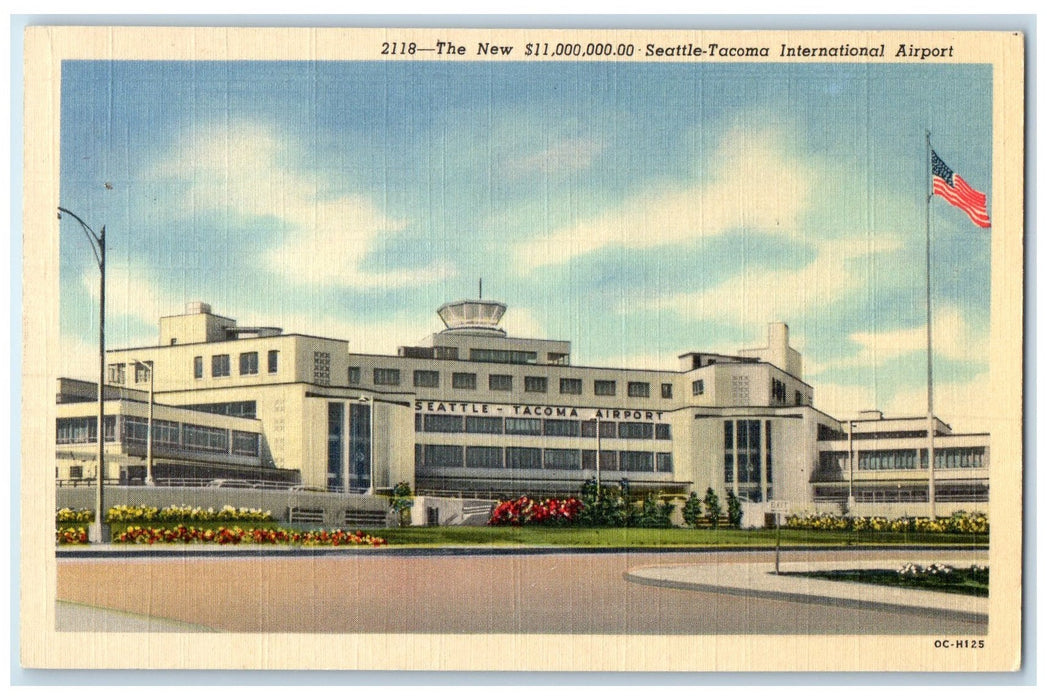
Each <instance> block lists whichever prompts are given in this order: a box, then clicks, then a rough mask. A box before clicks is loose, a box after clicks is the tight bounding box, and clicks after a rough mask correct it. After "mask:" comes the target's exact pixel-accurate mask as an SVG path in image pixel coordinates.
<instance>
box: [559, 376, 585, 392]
mask: <svg viewBox="0 0 1047 700" xmlns="http://www.w3.org/2000/svg"><path fill="white" fill-rule="evenodd" d="M560 393H561V394H581V393H582V380H581V379H569V378H566V377H564V378H562V379H561V380H560Z"/></svg>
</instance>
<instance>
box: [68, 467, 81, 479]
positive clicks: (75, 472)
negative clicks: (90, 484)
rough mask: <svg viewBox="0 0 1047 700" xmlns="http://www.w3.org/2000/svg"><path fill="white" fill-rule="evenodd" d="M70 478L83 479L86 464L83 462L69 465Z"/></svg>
mask: <svg viewBox="0 0 1047 700" xmlns="http://www.w3.org/2000/svg"><path fill="white" fill-rule="evenodd" d="M69 478H70V479H83V478H84V466H83V465H82V464H74V465H73V466H71V467H69Z"/></svg>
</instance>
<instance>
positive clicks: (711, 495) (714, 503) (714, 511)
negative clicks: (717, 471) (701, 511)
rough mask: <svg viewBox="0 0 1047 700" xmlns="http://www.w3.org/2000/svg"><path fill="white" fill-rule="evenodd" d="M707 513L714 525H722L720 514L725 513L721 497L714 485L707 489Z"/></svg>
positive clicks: (705, 499)
mask: <svg viewBox="0 0 1047 700" xmlns="http://www.w3.org/2000/svg"><path fill="white" fill-rule="evenodd" d="M703 500H704V501H705V514H706V516H708V518H709V522H710V523H711V524H712V526H713V527H720V515H721V514H723V510H721V509H720V497H719V496H717V495H716V492H715V491H713V487H712V486H710V487H709V488H708V489H706V491H705V498H704V499H703Z"/></svg>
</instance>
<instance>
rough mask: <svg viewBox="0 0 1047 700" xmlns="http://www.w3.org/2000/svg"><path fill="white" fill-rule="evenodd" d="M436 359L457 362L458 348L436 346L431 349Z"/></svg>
mask: <svg viewBox="0 0 1047 700" xmlns="http://www.w3.org/2000/svg"><path fill="white" fill-rule="evenodd" d="M433 350H434V354H435V356H436V359H438V360H457V359H458V348H453V347H446V346H440V345H438V346H436V347H435V348H433Z"/></svg>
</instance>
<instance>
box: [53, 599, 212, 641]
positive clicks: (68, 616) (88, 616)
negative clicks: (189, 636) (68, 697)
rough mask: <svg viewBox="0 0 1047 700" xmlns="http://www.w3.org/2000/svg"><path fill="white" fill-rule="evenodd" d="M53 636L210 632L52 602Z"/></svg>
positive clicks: (155, 618)
mask: <svg viewBox="0 0 1047 700" xmlns="http://www.w3.org/2000/svg"><path fill="white" fill-rule="evenodd" d="M55 631H56V632H84V631H91V632H168V633H179V632H214V631H215V630H212V629H210V628H209V627H204V626H202V625H194V624H190V623H188V622H179V621H178V620H167V619H164V618H159V617H148V616H146V615H136V614H134V613H129V612H123V611H121V610H110V609H108V608H96V607H93V606H90V605H82V604H80V603H68V602H66V601H63V600H59V601H55Z"/></svg>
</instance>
